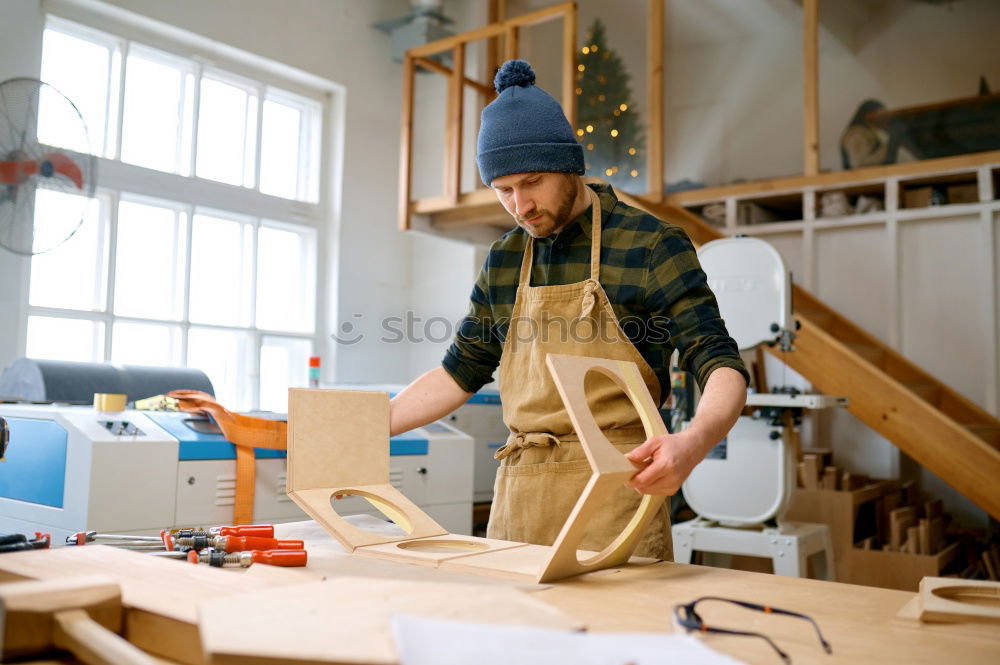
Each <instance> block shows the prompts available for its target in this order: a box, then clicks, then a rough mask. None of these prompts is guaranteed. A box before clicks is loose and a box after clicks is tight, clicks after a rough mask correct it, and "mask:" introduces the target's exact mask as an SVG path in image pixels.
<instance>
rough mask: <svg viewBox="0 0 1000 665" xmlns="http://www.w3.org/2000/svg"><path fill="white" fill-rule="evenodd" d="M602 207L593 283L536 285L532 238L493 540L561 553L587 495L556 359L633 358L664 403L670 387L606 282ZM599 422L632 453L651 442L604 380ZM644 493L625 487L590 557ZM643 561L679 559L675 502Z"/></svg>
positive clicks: (595, 533)
mask: <svg viewBox="0 0 1000 665" xmlns="http://www.w3.org/2000/svg"><path fill="white" fill-rule="evenodd" d="M588 191H589V192H590V198H591V203H592V206H593V215H592V221H591V225H592V229H593V230H592V234H591V249H590V279H588V280H586V281H583V282H578V283H576V284H565V285H559V286H531V284H530V282H531V265H532V252H533V239H532V238H529V239H528V245H527V247H526V248H525V250H524V257H523V259H522V261H521V276H520V281H519V283H518V287H517V296H516V298H515V300H514V310H513V314H512V316H511V324H510V328H509V329H508V333H507V339H506V340H505V341H504V346H503V354H502V355H501V357H500V391H501V401H502V403H503V416H504V422H505V423H506V425H507V427H509V428H510V431H511V434H510V437H509V438H508V439H507V443H506V444H505V445H504V446H503V447H502V448H500V449H499V450H498V451H497V453H496V457H497V459H499V460H501V465H500V468H499V469H498V471H497V478H496V485H495V488H494V496H493V507H492V510H491V512H490V522H489V526H488V529H487V532H488V535H489V537H490V538H501V539H504V540H513V541H517V542H523V543H536V544H539V545H551V544H552V543H553V542H554V541H555V539H556V536H558V535H559V531H560V530H561V529H562V526H563V524H564V523H565V522H566V518H567V517H568V516H569V513H570V511H571V510H572V508H573V506H574V505H575V504H576V501H577V499H578V498H579V497H580V494H581V493H582V492H583V488H584V486H585V485H586V483H587V480H588V479H589V478H590V475H591V469H590V465H589V464H588V463H587V459H586V455H585V453H584V451H583V447H582V446H581V445H580V440H579V438H578V437H577V436H576V433H575V432H574V430H573V424H572V423H571V422H570V419H569V414H568V413H567V412H566V409H565V407H564V405H563V403H562V400H561V399H560V397H559V393H558V391H557V390H556V386H555V383H554V382H553V380H552V376H551V375H550V374H549V370H548V367H547V366H546V364H545V357H546V355H548V354H549V353H562V354H568V355H578V356H592V357H598V358H610V359H615V360H631V361H633V362H635V363H636V364H637V365H638V366H639V369H640V371H641V373H642V377H643V380H644V381H645V383H646V386H647V387H648V388H649V391H650V393H651V394H652V396H653V401H654V402H656V403H657V404H659V397H660V385H659V382H658V380H657V378H656V375H655V374H654V373H653V370H652V369H651V368H650V366H649V364H648V363H647V362H646V361H645V359H643V357H642V355H641V354H640V353H639V351H638V350H637V349H636V348H635V346H634V345H633V344H632V342H631V341H629V339H628V337H627V336H626V335H625V334H624V332H622V329H621V327H620V326H619V324H618V319H617V317H616V316H615V313H614V310H612V308H611V304H610V303H609V302H608V297H607V294H606V293H605V292H604V289H603V288H601V284H600V281H599V279H598V278H599V276H600V268H601V262H600V258H601V205H600V201H599V199H598V197H597V194H596V193H594V191H593V190H591V189H590V188H588ZM587 397H588V401H589V404H590V407H591V410H592V412H593V414H594V418H595V420H596V421H597V424H598V425H599V426H600V428H601V430H602V431H603V432H604V434H605V436H607V437H608V439H609V440H610V441H611V443H613V444H614V445H615V447H616V448H617V449H618V450H620V451H621V452H623V453H625V452H628V451H629V450H631V449H632V448H634V447H636V446H637V445H639V444H640V443H642V442H643V441H645V439H646V435H645V432H644V431H643V428H642V424H641V422H640V421H639V416H638V413H637V412H636V410H635V408H634V407H633V406H632V404H631V402H630V401H629V400H628V398H627V397H626V396H625V394H624V393H623V392H622V391H621V390H619V389H618V388H617V387H615V386H614V385H613V384H611V382H610V381H608V380H607V379H604V381H603V382H601V383H598V384H596V385H593V386H592V385H589V384H588V386H587ZM641 498H642V497H641V495H640V494H639V493H638V492H636V491H635V490H633V489H630V488H628V487H625V486H622V487H621V488H619V489H618V490H617V491H616V493H615V494H614V495H613V497H612V499H611V500H609V501H608V503H607V505H606V506H604V507H603V508H602V509H601V511H600V512H599V513H598V514H597V515H596V516H595V518H594V519H593V520H591V523H590V525H589V526H588V528H587V533H586V536H585V537H584V539H583V541H582V542H581V545H580V546H581V547H582V548H583V549H589V550H595V551H597V550H601V549H603V548H604V547H605V546H606V545H607V544H608V543H610V542H611V541H612V539H614V537H615V536H617V535H618V534H619V533H620V532H621V531H622V529H623V528H624V527H625V525H626V524H627V523H628V521H629V519H631V517H632V515H633V514H634V513H635V510H636V507H637V506H638V505H639V501H640V499H641ZM636 554H638V555H641V556H652V557H656V558H660V559H667V560H672V559H673V556H672V551H671V540H670V516H669V513H668V512H667V508H666V504H664V506H663V507H661V509H660V514H659V515H657V517H656V518H655V519H654V520H653V522H652V524H651V525H650V526H649V528H648V530H647V532H646V533H645V534H644V536H643V538H642V540H641V541H640V542H639V546H638V548H637V549H636Z"/></svg>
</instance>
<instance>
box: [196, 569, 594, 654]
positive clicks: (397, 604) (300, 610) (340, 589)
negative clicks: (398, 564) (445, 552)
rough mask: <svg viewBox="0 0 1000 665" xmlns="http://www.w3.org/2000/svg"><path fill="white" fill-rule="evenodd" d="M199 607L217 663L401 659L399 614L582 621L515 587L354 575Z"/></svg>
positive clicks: (563, 623)
mask: <svg viewBox="0 0 1000 665" xmlns="http://www.w3.org/2000/svg"><path fill="white" fill-rule="evenodd" d="M246 608H253V611H252V612H247V611H246ZM198 609H199V616H200V620H199V623H200V628H201V635H202V640H203V644H204V648H205V652H206V655H207V657H208V658H210V659H211V662H212V663H214V664H217V665H228V664H230V663H232V664H233V665H236V664H237V663H238V664H240V665H242V664H243V663H247V662H253V663H254V664H255V665H270V664H272V663H273V664H275V665H277V664H279V663H365V664H366V665H388V664H390V663H396V662H397V656H396V649H395V646H394V643H393V639H392V634H391V632H390V626H389V620H390V617H391V616H392V615H393V614H397V613H405V614H415V615H420V616H429V617H434V618H439V619H454V620H462V621H473V622H483V623H491V624H508V625H509V624H514V625H524V626H544V627H549V628H561V629H566V630H577V629H580V628H583V627H584V626H583V624H582V623H580V622H579V621H577V620H574V619H572V618H570V617H568V616H566V615H564V614H563V613H562V612H560V611H558V610H555V609H553V608H552V607H550V606H548V605H546V604H545V603H542V602H540V601H538V600H535V599H534V598H533V597H532V596H529V595H528V594H525V593H523V592H521V591H518V590H517V589H512V588H507V587H494V586H489V587H488V586H479V585H467V584H450V583H439V582H411V581H400V580H380V579H372V578H355V577H340V578H337V579H332V580H328V581H325V582H315V583H311V584H304V585H299V586H296V587H288V588H284V589H273V590H269V591H264V592H258V593H251V594H243V595H241V596H238V597H236V596H234V597H230V598H222V599H212V600H206V601H204V602H202V603H201V604H200V605H199V608H198Z"/></svg>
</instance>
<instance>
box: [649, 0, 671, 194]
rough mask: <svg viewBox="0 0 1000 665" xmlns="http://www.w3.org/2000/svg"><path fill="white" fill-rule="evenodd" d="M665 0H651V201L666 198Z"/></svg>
mask: <svg viewBox="0 0 1000 665" xmlns="http://www.w3.org/2000/svg"><path fill="white" fill-rule="evenodd" d="M663 22H664V7H663V0H649V22H648V25H647V33H646V49H647V51H648V56H647V58H646V61H647V63H648V64H647V71H646V76H647V80H646V98H647V102H646V106H647V107H648V108H647V110H646V115H647V116H648V117H649V122H648V125H649V128H648V135H647V141H646V189H647V190H648V191H647V194H646V196H647V198H648V199H649V200H650V201H662V200H663V184H664V183H663V174H664V162H663V160H664V146H663V132H664V126H665V122H666V118H665V116H664V104H663V49H664V44H663V30H664V28H663Z"/></svg>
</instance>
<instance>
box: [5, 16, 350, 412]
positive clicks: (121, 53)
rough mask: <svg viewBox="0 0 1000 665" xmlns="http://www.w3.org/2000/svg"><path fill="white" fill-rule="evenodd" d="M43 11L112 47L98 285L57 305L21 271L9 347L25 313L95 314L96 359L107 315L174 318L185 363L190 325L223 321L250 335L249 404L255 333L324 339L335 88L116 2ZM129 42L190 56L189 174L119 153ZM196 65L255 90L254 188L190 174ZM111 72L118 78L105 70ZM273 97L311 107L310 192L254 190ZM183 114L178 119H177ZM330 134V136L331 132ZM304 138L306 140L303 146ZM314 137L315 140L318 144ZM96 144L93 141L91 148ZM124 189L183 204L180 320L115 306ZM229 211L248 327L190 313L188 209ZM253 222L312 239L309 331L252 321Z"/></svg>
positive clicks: (131, 195) (61, 26) (337, 113)
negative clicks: (249, 236) (248, 254)
mask: <svg viewBox="0 0 1000 665" xmlns="http://www.w3.org/2000/svg"><path fill="white" fill-rule="evenodd" d="M42 2H43V8H44V9H45V11H46V20H45V25H44V29H48V28H53V29H55V30H58V31H61V32H65V33H67V34H71V35H73V36H76V37H80V38H83V39H87V40H88V41H92V42H96V43H98V44H101V45H103V46H105V47H107V48H110V49H112V58H111V66H110V67H109V72H108V78H109V91H110V92H109V96H108V108H107V110H106V119H105V122H106V125H107V126H106V129H105V144H104V146H101V147H100V148H99V152H100V155H99V156H98V173H99V180H98V192H97V194H98V196H100V197H102V201H101V212H100V215H99V217H100V218H101V220H100V221H101V226H102V228H101V229H100V230H99V233H101V234H102V235H103V239H104V242H105V245H104V247H103V253H104V255H105V258H104V260H105V266H104V267H105V269H106V272H105V274H104V276H103V280H104V287H105V289H106V293H105V303H104V308H103V309H102V310H100V311H90V310H65V309H60V308H51V307H39V306H33V305H30V303H29V302H28V294H27V284H28V277H27V275H26V276H25V280H24V283H25V285H26V288H25V291H26V292H25V293H24V294H23V295H22V298H23V300H22V302H23V307H22V308H21V312H22V315H21V317H20V318H21V330H22V333H21V335H20V339H19V348H18V350H17V351H18V354H19V355H24V352H25V348H26V342H27V340H26V335H25V333H24V332H23V331H25V329H26V325H27V318H28V316H31V315H42V316H60V317H69V318H83V319H89V320H93V321H100V322H103V323H104V330H105V339H104V360H110V358H111V345H112V340H113V329H114V323H115V322H116V321H121V322H138V323H158V324H161V325H174V326H180V328H181V331H182V333H181V335H182V337H181V362H182V363H183V364H186V362H187V356H188V348H187V347H188V332H189V331H190V328H191V327H192V326H194V327H198V328H216V329H225V330H238V331H246V332H248V333H249V335H250V338H251V351H252V352H251V354H250V356H251V358H250V359H249V361H250V362H249V366H248V367H247V376H246V379H247V380H248V381H249V385H250V393H251V399H250V401H249V402H250V403H249V406H250V407H251V408H258V406H259V398H260V386H259V373H260V355H261V349H262V341H263V338H264V337H265V336H266V337H287V338H296V339H306V340H309V341H310V342H311V344H312V348H313V353H314V354H318V353H319V352H320V351H321V350H322V349H323V348H324V347H323V346H322V345H321V341H322V340H323V339H325V337H326V332H327V331H326V330H325V327H326V325H327V324H326V322H325V320H324V319H323V318H322V317H320V316H319V311H318V310H319V308H318V303H319V302H322V301H323V299H324V298H325V297H326V290H327V288H326V286H325V283H326V282H327V281H328V279H329V274H330V272H331V270H330V269H329V268H327V269H326V270H320V269H319V267H320V266H324V267H325V266H327V265H328V262H327V261H326V257H327V255H328V254H330V253H331V252H330V248H329V247H328V242H327V231H328V229H329V228H331V227H335V225H336V223H335V220H334V219H332V217H333V210H335V209H336V204H337V203H338V202H337V201H336V200H335V199H336V198H337V197H338V195H339V191H340V187H339V185H338V184H337V183H339V176H340V160H341V159H342V155H343V148H342V141H343V135H344V132H343V128H342V127H339V126H338V125H339V123H341V122H342V121H343V117H344V114H343V104H344V89H343V88H342V86H339V85H338V84H335V83H333V82H331V81H328V80H326V79H322V78H320V77H316V76H314V75H311V74H308V73H305V72H301V71H299V70H295V69H292V68H290V67H287V66H285V65H282V64H280V63H275V62H273V61H269V60H266V59H264V58H261V57H259V56H256V55H254V54H250V53H246V52H244V51H239V50H237V49H234V48H231V47H228V46H224V45H221V44H218V43H217V42H214V41H212V40H209V39H206V38H203V37H200V36H197V35H193V34H191V33H188V32H186V31H183V30H180V29H178V28H176V27H174V26H170V25H167V24H162V23H158V22H155V21H153V20H151V19H148V18H146V17H142V16H139V15H136V14H132V13H130V12H127V11H125V10H122V9H120V8H117V7H113V6H109V5H106V4H105V3H102V2H95V1H94V0H42ZM132 49H137V50H140V51H141V53H142V55H143V57H147V56H148V55H150V54H154V55H155V56H161V57H164V59H165V60H167V61H169V62H170V64H172V65H176V63H181V64H184V65H190V70H189V71H190V75H191V76H192V77H193V86H191V88H190V89H191V90H192V91H193V95H191V97H192V98H189V99H186V100H183V101H182V102H181V103H182V104H187V105H188V106H189V107H190V109H191V116H190V117H191V122H190V123H189V125H188V126H190V128H191V136H190V140H189V141H188V142H187V145H189V146H190V155H188V154H185V155H183V157H184V159H185V160H188V158H189V161H186V166H187V168H188V169H189V173H190V175H187V176H185V175H179V174H176V173H166V172H162V171H157V170H154V169H149V168H144V167H141V166H136V165H133V164H128V163H125V162H122V161H121V159H120V158H121V146H122V138H123V137H122V123H123V120H124V99H123V97H124V84H125V77H126V68H127V59H128V54H129V52H130V51H131V50H132ZM203 73H205V74H207V75H208V76H210V77H211V78H214V79H217V80H222V81H224V82H227V83H231V84H235V85H239V86H240V87H244V88H246V89H247V90H248V91H249V90H254V91H255V92H254V94H256V97H257V113H256V118H257V123H256V128H255V130H256V133H257V135H256V137H255V142H254V149H255V152H256V154H255V156H254V157H255V159H254V173H253V183H252V185H253V187H252V188H250V187H245V186H234V185H230V184H226V183H221V182H216V181H212V180H208V179H204V178H198V177H197V175H196V164H197V161H196V160H197V137H198V134H197V123H198V96H199V94H200V88H201V85H200V82H201V76H202V74H203ZM114 78H117V81H113V80H112V79H114ZM268 98H271V99H274V100H275V101H279V102H280V103H284V104H290V105H293V106H297V107H299V108H301V109H302V110H303V118H304V119H305V118H306V116H307V114H309V115H310V116H311V120H310V121H309V122H303V123H302V125H301V127H302V129H300V151H299V159H300V165H301V163H302V162H303V160H309V161H310V163H311V165H312V168H311V169H308V172H306V171H305V170H303V169H301V168H300V170H299V179H300V181H299V183H298V187H297V189H298V193H299V194H300V195H303V193H305V194H304V196H303V198H307V199H310V200H291V199H284V198H281V197H276V196H269V195H266V194H262V193H260V192H259V190H258V188H259V184H260V173H259V168H260V167H259V164H260V150H261V143H262V142H261V133H262V130H263V117H262V108H263V103H264V100H265V99H268ZM184 126H185V123H183V122H182V123H181V127H182V128H183V127H184ZM310 132H315V133H318V136H317V137H316V138H317V139H318V140H312V137H311V136H310ZM331 139H332V140H331ZM307 146H308V148H307ZM320 146H322V148H321V147H320ZM95 149H98V148H96V147H95ZM123 198H125V199H129V200H139V201H142V200H148V202H150V203H153V204H154V205H162V204H167V205H169V206H170V207H176V206H180V207H183V208H184V209H185V210H186V217H187V238H186V251H187V256H186V257H185V263H184V266H183V270H184V279H183V283H184V289H185V292H184V299H183V312H182V315H181V317H180V320H166V319H164V320H160V319H147V318H142V317H133V316H121V315H116V314H115V313H114V285H115V274H114V272H115V264H116V256H115V251H116V242H117V237H116V236H117V221H118V220H117V215H118V203H119V201H120V200H122V199H123ZM196 211H197V212H203V213H205V214H210V215H215V216H219V217H229V218H234V219H242V220H244V221H250V223H252V226H253V248H252V252H253V258H252V266H251V271H250V272H251V275H252V277H251V280H252V283H251V285H250V287H251V291H250V293H249V297H250V300H251V303H250V308H251V309H250V314H251V318H250V321H249V326H224V325H214V324H200V323H192V322H191V321H190V320H189V293H190V291H189V289H190V277H191V273H190V270H191V264H190V251H191V243H192V236H191V232H192V224H193V215H194V214H195V212H196ZM262 226H272V227H277V228H281V227H287V228H291V229H294V230H296V231H300V232H303V231H304V232H306V233H307V234H308V235H309V236H310V237H311V238H312V242H313V244H312V248H311V254H312V257H311V261H312V264H313V265H312V271H311V272H312V274H313V275H314V282H313V293H312V294H311V302H312V308H311V311H310V315H311V319H312V330H311V331H309V332H298V331H290V330H288V331H286V330H272V329H268V330H263V329H258V328H257V327H256V320H255V319H256V316H255V314H256V312H255V308H256V299H257V294H256V274H257V247H258V234H259V229H260V228H261V227H262ZM25 264H26V265H25V271H26V272H30V262H27V261H26V262H25Z"/></svg>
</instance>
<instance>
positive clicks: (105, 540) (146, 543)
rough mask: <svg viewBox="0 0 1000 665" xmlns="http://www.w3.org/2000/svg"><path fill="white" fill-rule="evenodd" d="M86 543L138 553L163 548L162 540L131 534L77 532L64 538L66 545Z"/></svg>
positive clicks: (156, 537) (155, 537)
mask: <svg viewBox="0 0 1000 665" xmlns="http://www.w3.org/2000/svg"><path fill="white" fill-rule="evenodd" d="M87 543H100V544H101V545H108V546H110V547H118V548H122V549H127V550H139V551H142V550H158V549H162V547H163V540H162V539H161V538H160V537H159V536H133V535H131V534H118V533H98V532H97V531H78V532H77V533H74V534H72V535H70V536H66V544H67V545H71V546H80V545H86V544H87Z"/></svg>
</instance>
